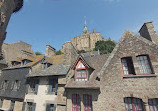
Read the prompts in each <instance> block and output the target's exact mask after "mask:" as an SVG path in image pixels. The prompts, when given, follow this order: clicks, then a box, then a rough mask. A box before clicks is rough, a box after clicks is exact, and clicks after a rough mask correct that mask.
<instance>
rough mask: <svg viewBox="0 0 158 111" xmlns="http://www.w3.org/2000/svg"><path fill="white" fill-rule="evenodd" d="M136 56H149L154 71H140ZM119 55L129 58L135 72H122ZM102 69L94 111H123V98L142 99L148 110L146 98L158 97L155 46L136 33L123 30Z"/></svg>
mask: <svg viewBox="0 0 158 111" xmlns="http://www.w3.org/2000/svg"><path fill="white" fill-rule="evenodd" d="M138 55H149V58H150V61H151V64H152V68H153V71H154V74H148V75H142V74H140V72H139V68H138V62H137V60H136V56H138ZM122 57H132V60H133V63H134V69H135V73H136V75H131V76H127V77H126V76H124V75H123V70H122V64H121V58H122ZM104 68H105V69H104ZM103 69H104V72H103V73H102V75H101V94H100V95H99V98H98V102H97V105H96V106H97V109H96V110H95V111H105V110H106V111H125V106H124V97H136V98H140V99H142V100H143V102H144V103H143V104H144V105H145V107H146V111H149V107H148V99H149V98H158V92H157V90H158V87H157V84H158V78H157V75H158V46H156V45H155V44H153V43H152V42H150V41H148V40H146V39H144V38H142V37H140V36H138V35H134V34H132V33H131V32H126V33H125V34H124V36H123V38H122V39H121V41H120V43H119V44H118V45H117V46H116V47H115V49H114V51H113V52H112V53H111V55H110V57H109V58H108V60H107V62H106V63H105V65H104V67H103Z"/></svg>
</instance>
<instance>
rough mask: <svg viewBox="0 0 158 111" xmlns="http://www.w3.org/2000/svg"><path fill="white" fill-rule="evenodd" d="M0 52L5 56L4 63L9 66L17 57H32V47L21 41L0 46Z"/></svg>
mask: <svg viewBox="0 0 158 111" xmlns="http://www.w3.org/2000/svg"><path fill="white" fill-rule="evenodd" d="M2 50H3V52H4V55H5V60H6V62H7V63H8V64H9V65H10V63H11V61H13V60H15V59H16V58H17V57H20V58H23V57H25V56H27V55H34V52H33V50H32V46H31V45H30V44H27V43H25V42H23V41H20V42H17V43H12V44H6V43H4V44H3V45H2Z"/></svg>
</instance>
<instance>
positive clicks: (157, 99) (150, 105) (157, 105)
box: [148, 98, 158, 111]
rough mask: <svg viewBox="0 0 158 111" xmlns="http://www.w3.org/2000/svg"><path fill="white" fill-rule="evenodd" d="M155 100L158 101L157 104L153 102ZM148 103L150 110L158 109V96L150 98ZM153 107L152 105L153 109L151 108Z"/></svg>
mask: <svg viewBox="0 0 158 111" xmlns="http://www.w3.org/2000/svg"><path fill="white" fill-rule="evenodd" d="M149 100H151V101H152V104H151V103H150V101H149ZM154 100H155V101H156V104H154V102H153V101H154ZM148 105H149V110H150V111H157V110H155V109H154V106H156V107H157V108H158V98H152V99H148ZM151 107H152V109H153V110H151Z"/></svg>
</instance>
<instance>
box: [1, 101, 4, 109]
mask: <svg viewBox="0 0 158 111" xmlns="http://www.w3.org/2000/svg"><path fill="white" fill-rule="evenodd" d="M3 102H4V99H0V108H2V107H3Z"/></svg>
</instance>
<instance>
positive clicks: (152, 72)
mask: <svg viewBox="0 0 158 111" xmlns="http://www.w3.org/2000/svg"><path fill="white" fill-rule="evenodd" d="M143 56H144V57H146V58H147V62H148V65H149V68H147V64H146V63H145V59H144V57H143ZM140 57H143V63H145V66H146V67H145V69H146V70H148V69H150V70H151V73H142V72H141V69H140V66H141V67H142V69H143V68H144V67H143V65H144V64H143V65H142V62H141V65H140V64H139V63H140V62H139V61H142V60H138V58H140ZM136 59H137V63H138V68H139V72H140V74H141V75H148V74H154V71H153V67H152V64H151V61H150V58H149V55H138V56H136ZM143 72H144V70H143Z"/></svg>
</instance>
